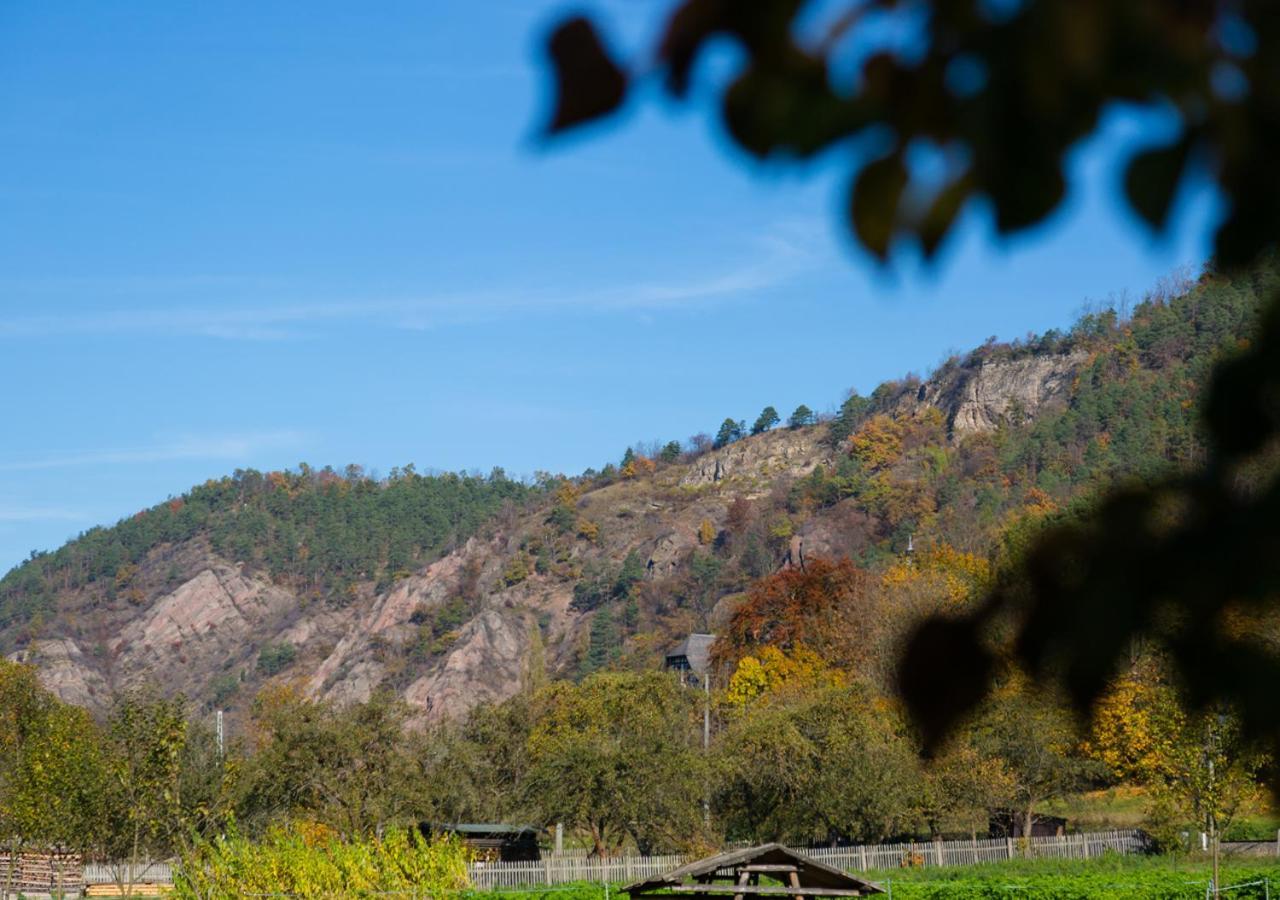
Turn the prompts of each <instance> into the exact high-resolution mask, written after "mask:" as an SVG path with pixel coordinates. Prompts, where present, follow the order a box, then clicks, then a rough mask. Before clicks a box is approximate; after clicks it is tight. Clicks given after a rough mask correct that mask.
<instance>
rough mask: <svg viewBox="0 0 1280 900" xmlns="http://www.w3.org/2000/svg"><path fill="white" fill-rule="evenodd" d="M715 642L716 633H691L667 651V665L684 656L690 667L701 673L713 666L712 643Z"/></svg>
mask: <svg viewBox="0 0 1280 900" xmlns="http://www.w3.org/2000/svg"><path fill="white" fill-rule="evenodd" d="M715 642H716V636H715V635H714V634H691V635H689V636H688V637H687V638H685V639H684V640H683V641H681V642H680V643H679V644H677V645H676V646H675V647H673V648H672V649H671V650H668V651H667V665H671V663H672V660H674V659H678V658H679V657H682V656H683V657H684V658H685V659H686V660H687V661H688V663H689V668H690V669H691V670H692V671H694V672H697V673H698V674H699V675H701V674H703V673H704V672H706V671H707V670H708V669H709V668H711V645H712V644H714V643H715Z"/></svg>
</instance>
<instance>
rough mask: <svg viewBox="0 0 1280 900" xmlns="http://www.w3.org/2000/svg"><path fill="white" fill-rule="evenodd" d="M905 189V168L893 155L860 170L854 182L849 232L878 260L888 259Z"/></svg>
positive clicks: (899, 157) (895, 154) (898, 156)
mask: <svg viewBox="0 0 1280 900" xmlns="http://www.w3.org/2000/svg"><path fill="white" fill-rule="evenodd" d="M906 186H907V167H906V165H905V164H904V163H903V162H902V156H901V155H900V154H897V153H894V154H892V155H891V156H886V157H885V158H883V159H878V160H876V161H875V162H872V163H868V164H867V165H865V166H863V167H862V171H861V172H859V173H858V178H857V181H855V182H854V186H853V199H852V202H851V204H850V208H849V213H850V218H851V219H852V220H853V230H854V232H855V233H856V234H857V235H858V240H860V241H861V242H862V245H863V246H864V247H866V248H867V249H868V250H870V251H871V252H872V253H874V254H875V255H876V256H878V257H879V258H880V259H882V260H883V259H885V258H887V257H888V255H889V243H890V241H891V240H892V239H893V233H894V230H895V228H896V226H897V213H898V204H899V203H900V202H901V200H902V191H903V189H904V188H906Z"/></svg>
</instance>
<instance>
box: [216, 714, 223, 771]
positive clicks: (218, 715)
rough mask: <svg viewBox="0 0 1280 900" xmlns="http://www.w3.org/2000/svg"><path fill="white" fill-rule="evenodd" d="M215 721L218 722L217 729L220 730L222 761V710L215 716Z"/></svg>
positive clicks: (219, 751) (219, 750)
mask: <svg viewBox="0 0 1280 900" xmlns="http://www.w3.org/2000/svg"><path fill="white" fill-rule="evenodd" d="M215 719H216V721H217V728H218V759H222V756H223V744H222V710H218V712H217V715H216V716H215Z"/></svg>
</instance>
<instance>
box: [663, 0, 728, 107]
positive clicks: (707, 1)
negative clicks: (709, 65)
mask: <svg viewBox="0 0 1280 900" xmlns="http://www.w3.org/2000/svg"><path fill="white" fill-rule="evenodd" d="M730 5H731V4H730V2H729V0H686V2H685V3H682V4H680V5H679V6H677V7H676V10H675V12H673V13H672V14H671V17H670V18H669V19H668V20H667V28H666V31H665V32H664V34H663V36H662V41H661V43H660V44H659V45H658V58H659V59H662V60H665V61H666V63H667V90H669V91H670V92H671V93H672V94H674V95H675V96H677V97H683V96H684V95H685V93H687V92H688V90H689V74H690V72H691V71H692V69H693V63H694V61H695V60H696V59H697V56H698V51H700V50H701V49H702V46H703V44H704V43H706V41H707V39H708V38H709V37H711V36H712V35H713V34H715V33H716V32H717V31H721V30H723V29H724V28H725V26H726V20H727V18H728V14H729V8H730Z"/></svg>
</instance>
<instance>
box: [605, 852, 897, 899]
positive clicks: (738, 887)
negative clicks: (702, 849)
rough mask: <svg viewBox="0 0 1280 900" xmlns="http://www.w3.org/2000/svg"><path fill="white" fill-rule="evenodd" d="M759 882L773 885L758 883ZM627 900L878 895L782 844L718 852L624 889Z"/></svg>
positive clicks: (876, 889)
mask: <svg viewBox="0 0 1280 900" xmlns="http://www.w3.org/2000/svg"><path fill="white" fill-rule="evenodd" d="M761 878H765V879H770V880H772V881H776V882H778V883H777V884H761V883H760V880H761ZM623 890H624V891H626V892H627V893H628V894H630V895H631V896H632V897H641V896H646V895H649V894H653V893H658V892H662V891H669V892H671V893H672V894H694V895H702V896H708V895H723V896H728V895H732V896H734V897H738V898H743V900H746V898H759V897H769V896H775V897H788V898H791V897H818V898H823V897H865V896H868V895H870V894H883V893H884V888H882V887H880V885H878V884H876V883H875V882H874V881H868V880H866V879H865V878H859V877H858V876H856V875H851V874H849V873H848V872H843V871H841V870H840V869H837V868H834V867H832V866H828V865H825V864H824V863H820V862H818V861H817V860H814V859H810V858H809V857H807V856H805V855H804V854H802V853H797V852H796V851H795V850H791V849H789V848H787V847H784V846H782V845H781V844H763V845H761V846H759V847H748V848H746V849H743V850H730V851H727V852H725V853H717V854H716V855H715V856H708V857H707V858H706V859H701V860H698V861H697V862H692V863H689V864H687V865H683V866H681V867H680V868H678V869H673V870H672V871H670V872H668V873H667V874H665V875H660V876H658V877H657V878H649V879H646V880H644V881H638V882H636V883H635V884H632V885H628V886H627V887H625V888H623Z"/></svg>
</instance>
